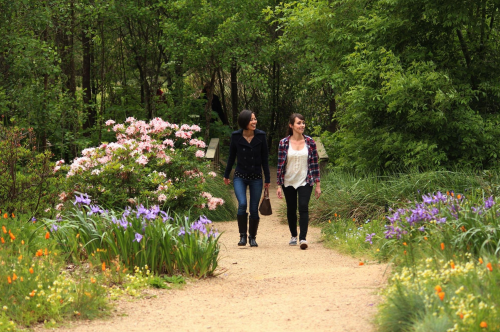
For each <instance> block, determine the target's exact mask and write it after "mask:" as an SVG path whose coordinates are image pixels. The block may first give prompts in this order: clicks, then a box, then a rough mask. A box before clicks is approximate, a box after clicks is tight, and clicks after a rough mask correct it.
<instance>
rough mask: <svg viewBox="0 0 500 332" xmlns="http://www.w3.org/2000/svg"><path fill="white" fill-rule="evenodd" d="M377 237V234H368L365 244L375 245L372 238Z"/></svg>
mask: <svg viewBox="0 0 500 332" xmlns="http://www.w3.org/2000/svg"><path fill="white" fill-rule="evenodd" d="M374 236H375V233H371V234H366V239H365V242H370V244H373V243H372V238H373V237H374Z"/></svg>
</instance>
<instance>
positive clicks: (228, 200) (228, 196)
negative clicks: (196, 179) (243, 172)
mask: <svg viewBox="0 0 500 332" xmlns="http://www.w3.org/2000/svg"><path fill="white" fill-rule="evenodd" d="M222 178H223V174H218V176H216V177H208V178H207V188H210V193H211V194H212V195H214V196H216V197H220V198H222V199H223V200H224V204H223V205H221V206H219V207H217V209H215V210H208V211H206V216H207V218H208V219H210V220H212V221H231V220H234V218H235V216H236V213H237V210H238V207H237V203H236V201H235V198H234V194H233V192H232V190H231V189H230V187H228V186H226V185H225V184H224V182H223V180H222Z"/></svg>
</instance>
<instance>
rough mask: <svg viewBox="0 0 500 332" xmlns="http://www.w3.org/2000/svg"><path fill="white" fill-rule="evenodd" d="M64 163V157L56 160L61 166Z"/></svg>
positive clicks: (57, 164)
mask: <svg viewBox="0 0 500 332" xmlns="http://www.w3.org/2000/svg"><path fill="white" fill-rule="evenodd" d="M62 164H64V159H61V160H58V161H56V166H61V165H62Z"/></svg>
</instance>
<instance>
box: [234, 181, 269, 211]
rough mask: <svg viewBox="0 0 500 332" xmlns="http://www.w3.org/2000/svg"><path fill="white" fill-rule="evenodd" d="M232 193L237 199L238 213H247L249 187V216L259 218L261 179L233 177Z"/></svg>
mask: <svg viewBox="0 0 500 332" xmlns="http://www.w3.org/2000/svg"><path fill="white" fill-rule="evenodd" d="M233 183H234V193H235V195H236V199H237V200H238V215H244V214H245V213H247V187H250V217H251V218H252V219H255V220H258V219H259V201H260V196H261V195H262V187H263V186H264V185H263V184H262V179H257V180H245V179H242V178H239V177H236V176H235V177H234V180H233Z"/></svg>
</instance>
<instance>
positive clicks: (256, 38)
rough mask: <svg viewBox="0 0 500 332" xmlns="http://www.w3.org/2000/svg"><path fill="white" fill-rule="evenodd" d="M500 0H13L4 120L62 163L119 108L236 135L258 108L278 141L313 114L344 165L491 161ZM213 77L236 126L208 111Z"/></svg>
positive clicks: (5, 38)
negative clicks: (295, 117)
mask: <svg viewBox="0 0 500 332" xmlns="http://www.w3.org/2000/svg"><path fill="white" fill-rule="evenodd" d="M499 5H500V1H498V0H468V1H450V0H437V1H436V0H432V1H431V0H420V1H413V0H339V1H334V0H311V1H281V2H278V1H273V0H246V1H240V0H213V1H205V0H178V1H174V0H112V1H108V0H107V1H101V0H43V1H26V0H16V1H2V2H1V4H0V13H1V14H0V15H1V20H0V34H1V36H2V38H1V39H0V116H1V120H2V123H3V125H4V126H7V127H8V126H17V127H19V128H22V127H24V128H33V139H35V138H36V146H37V149H38V150H39V151H40V150H44V149H47V148H49V147H50V150H51V151H52V153H53V154H54V159H65V160H72V159H73V158H74V157H76V156H77V155H78V154H79V152H80V151H81V150H82V149H84V148H86V147H89V146H97V145H98V144H100V142H103V141H110V140H112V139H113V136H114V135H112V134H113V133H109V132H108V130H107V128H106V127H105V126H104V122H105V121H106V120H108V119H113V120H115V121H117V122H123V121H124V120H125V119H126V118H127V117H135V118H137V119H143V120H150V119H152V118H154V117H161V118H163V119H165V120H167V121H170V122H172V123H185V122H188V123H189V122H193V117H190V116H192V115H198V116H199V118H198V120H196V121H198V124H200V125H201V126H202V128H203V129H204V135H205V138H208V137H227V136H228V135H229V133H230V131H231V130H232V129H233V128H236V127H237V125H236V117H237V114H238V113H239V111H241V109H244V108H248V109H251V110H254V111H255V112H256V114H257V117H258V119H259V127H260V128H261V129H263V130H265V131H267V133H268V140H269V142H268V143H269V146H271V147H273V146H276V143H277V141H278V140H279V139H280V138H281V137H282V136H283V135H284V131H285V129H286V124H287V121H288V116H289V115H290V114H291V113H293V112H299V113H302V114H304V115H305V116H306V119H307V121H308V128H309V134H314V135H317V136H319V135H321V136H322V137H323V140H324V143H325V146H326V148H327V150H328V153H329V155H330V158H331V161H332V162H333V163H334V164H335V165H336V166H338V167H341V168H346V169H356V170H370V171H394V170H401V169H406V168H413V167H417V168H425V169H428V168H431V169H435V168H448V169H449V168H454V167H457V166H466V167H467V168H473V169H484V168H491V167H495V166H496V165H497V155H498V153H499V151H500V145H499V144H500V143H499V139H498V138H499V137H500V128H499V126H498V122H499V114H498V106H499V99H500V82H499V80H498V77H499V76H500V61H499V60H500V59H499V57H500V44H499V43H498V40H499V38H498V37H499V32H498V27H499V23H498V22H499V17H498V16H499V15H498V7H499ZM207 82H211V83H212V84H213V86H214V87H215V91H214V93H215V94H216V95H217V96H219V98H220V101H221V103H222V108H223V112H224V113H225V115H226V116H227V118H228V120H229V123H230V125H229V126H223V125H222V124H221V123H220V122H216V123H212V124H210V123H209V121H207V120H208V119H210V117H211V115H208V116H206V114H207V113H208V112H206V111H207V110H206V109H205V104H206V100H204V99H199V97H200V95H201V90H202V88H203V85H204V84H205V83H207ZM158 89H162V91H163V92H164V94H163V95H162V96H158V95H157V90H158ZM206 98H208V99H211V98H212V97H211V93H208V95H207V96H206ZM195 119H196V118H195ZM208 127H210V128H208ZM271 150H272V151H271V152H272V153H274V150H275V149H271Z"/></svg>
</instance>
